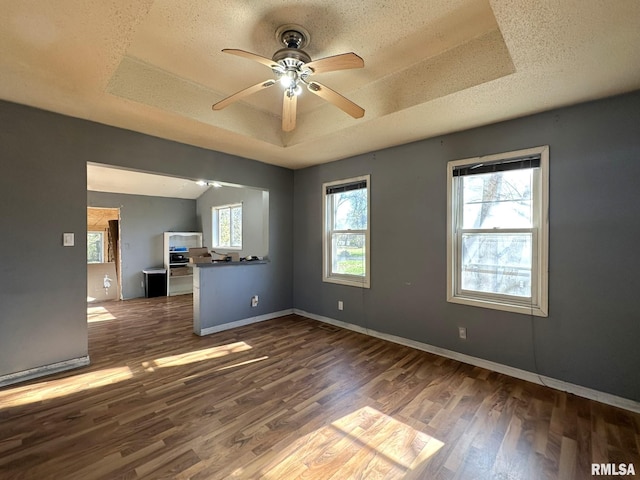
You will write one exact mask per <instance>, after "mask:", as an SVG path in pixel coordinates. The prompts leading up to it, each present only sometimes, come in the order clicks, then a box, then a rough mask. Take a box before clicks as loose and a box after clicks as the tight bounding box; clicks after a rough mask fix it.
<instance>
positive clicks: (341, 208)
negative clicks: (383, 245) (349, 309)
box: [322, 175, 371, 288]
mask: <svg viewBox="0 0 640 480" xmlns="http://www.w3.org/2000/svg"><path fill="white" fill-rule="evenodd" d="M369 186H370V175H365V176H362V177H356V178H349V179H346V180H339V181H336V182H329V183H325V184H323V186H322V188H323V200H324V202H323V211H324V215H323V217H324V229H323V242H322V243H323V273H322V280H323V281H325V282H332V283H340V284H343V285H351V286H357V287H365V288H369V283H370V274H371V272H370V262H369V258H370V251H371V248H370V242H369V227H370V225H369V223H370V222H369V210H370V209H369V204H370V202H369Z"/></svg>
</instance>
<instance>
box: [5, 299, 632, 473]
mask: <svg viewBox="0 0 640 480" xmlns="http://www.w3.org/2000/svg"><path fill="white" fill-rule="evenodd" d="M191 301H192V300H191V297H190V296H189V295H183V296H178V297H170V298H167V297H159V298H152V299H136V300H132V301H126V302H108V303H104V304H101V305H93V306H92V307H91V308H92V311H91V312H92V313H90V314H88V318H89V319H90V320H91V321H90V323H89V350H90V356H91V360H92V364H91V365H90V366H88V367H86V368H82V369H79V370H77V371H72V372H64V373H60V374H57V375H52V376H50V377H46V378H43V379H37V380H32V381H30V382H28V383H25V384H22V385H17V386H13V387H4V388H2V389H0V425H1V428H0V478H3V479H4V478H20V479H37V480H41V479H55V480H58V479H61V478H64V479H65V480H67V479H82V480H93V479H105V480H106V479H109V480H112V479H127V480H134V479H140V478H148V479H159V478H178V479H206V480H212V479H229V478H231V479H233V478H239V479H249V478H251V479H253V478H263V479H267V480H269V479H271V480H282V479H289V478H310V479H315V478H318V479H322V480H325V479H329V478H333V479H340V480H341V479H351V478H362V479H365V478H366V479H367V480H369V479H371V478H385V479H401V478H402V479H438V480H453V479H456V480H462V479H473V480H479V479H487V480H494V479H526V480H540V479H549V480H571V479H575V480H582V479H584V478H589V477H590V475H591V462H595V463H611V462H615V463H633V464H635V465H636V468H637V469H638V470H640V415H638V414H635V413H632V412H627V411H623V410H620V409H616V408H613V407H609V406H606V405H603V404H599V403H597V402H593V401H589V400H585V399H582V398H578V397H575V396H572V395H569V394H566V393H563V392H559V391H556V390H553V389H550V388H547V387H544V386H540V385H533V384H530V383H527V382H524V381H521V380H517V379H513V378H510V377H507V376H505V375H501V374H498V373H496V372H491V371H488V370H485V369H482V368H479V367H474V366H471V365H466V364H462V363H460V362H456V361H454V360H451V359H446V358H442V357H438V356H436V355H433V354H429V353H425V352H421V351H418V350H415V349H412V348H409V347H405V346H402V345H397V344H393V343H389V342H386V341H383V340H380V339H376V338H373V337H369V336H366V335H363V334H359V333H356V332H352V331H348V330H344V329H341V328H338V327H334V326H332V325H324V324H322V323H319V322H316V321H313V320H310V319H306V318H303V317H300V316H296V315H287V316H284V317H281V318H278V319H273V320H269V321H265V322H261V323H258V324H254V325H247V326H243V327H239V328H235V329H233V330H228V331H224V332H219V333H216V334H214V335H210V336H207V337H198V336H196V335H194V334H193V333H192V325H191V324H192V313H191V312H192V303H191ZM98 320H100V321H98Z"/></svg>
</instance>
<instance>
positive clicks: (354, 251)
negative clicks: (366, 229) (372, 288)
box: [331, 233, 366, 277]
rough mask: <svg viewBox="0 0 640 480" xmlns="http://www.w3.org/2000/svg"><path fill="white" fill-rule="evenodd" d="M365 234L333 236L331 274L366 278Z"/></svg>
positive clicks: (336, 234) (338, 234)
mask: <svg viewBox="0 0 640 480" xmlns="http://www.w3.org/2000/svg"><path fill="white" fill-rule="evenodd" d="M365 249H366V245H365V235H364V233H334V234H332V235H331V258H332V260H333V261H332V267H331V273H337V274H344V275H358V276H361V277H364V276H365V265H366V264H365Z"/></svg>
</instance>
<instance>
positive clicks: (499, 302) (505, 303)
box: [447, 145, 549, 317]
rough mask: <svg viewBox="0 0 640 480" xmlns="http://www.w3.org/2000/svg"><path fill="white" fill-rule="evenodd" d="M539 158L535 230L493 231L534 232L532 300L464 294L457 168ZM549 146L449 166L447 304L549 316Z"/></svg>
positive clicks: (497, 231)
mask: <svg viewBox="0 0 640 480" xmlns="http://www.w3.org/2000/svg"><path fill="white" fill-rule="evenodd" d="M536 156H539V157H540V167H539V168H537V169H535V170H534V175H533V199H532V200H533V228H531V229H494V231H495V232H496V233H514V232H523V231H527V232H531V233H532V234H533V235H532V242H533V243H532V265H531V280H532V284H531V298H530V299H529V298H527V299H526V300H522V299H516V298H514V297H511V296H508V295H500V294H492V293H485V292H479V291H465V290H462V288H461V257H462V247H461V243H462V242H461V238H462V229H461V228H458V222H459V221H461V220H462V212H461V208H462V202H461V201H460V189H459V188H458V187H459V181H460V180H459V179H460V178H461V177H455V176H454V169H455V168H460V167H465V166H472V165H478V164H481V163H484V164H488V163H502V162H506V161H508V160H510V159H516V158H526V157H536ZM548 212H549V146H548V145H544V146H541V147H534V148H529V149H524V150H517V151H513V152H506V153H500V154H496V155H487V156H484V157H475V158H466V159H462V160H454V161H451V162H449V163H448V164H447V301H448V302H452V303H458V304H463V305H471V306H475V307H482V308H492V309H495V310H504V311H508V312H515V313H522V314H527V315H535V316H539V317H546V316H548V284H549V267H548V265H549V215H548Z"/></svg>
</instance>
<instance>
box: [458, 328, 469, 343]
mask: <svg viewBox="0 0 640 480" xmlns="http://www.w3.org/2000/svg"><path fill="white" fill-rule="evenodd" d="M458 336H459V337H460V338H461V339H462V340H466V339H467V329H466V328H465V327H458Z"/></svg>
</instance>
